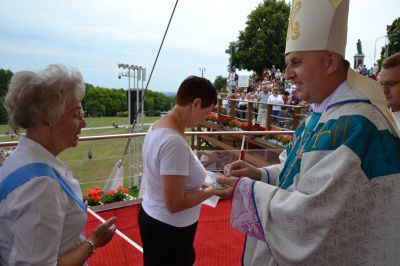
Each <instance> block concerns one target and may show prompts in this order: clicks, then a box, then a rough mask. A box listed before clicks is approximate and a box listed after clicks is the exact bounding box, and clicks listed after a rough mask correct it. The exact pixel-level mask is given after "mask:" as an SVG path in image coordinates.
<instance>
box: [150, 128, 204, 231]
mask: <svg viewBox="0 0 400 266" xmlns="http://www.w3.org/2000/svg"><path fill="white" fill-rule="evenodd" d="M143 172H144V176H145V177H146V191H145V193H144V196H143V202H142V207H143V209H144V210H145V212H146V213H147V214H148V215H150V216H151V217H152V218H154V219H156V220H159V221H161V222H164V223H166V224H169V225H173V226H176V227H186V226H189V225H192V224H193V223H195V222H196V221H197V220H198V219H199V213H200V204H199V205H196V206H194V207H192V208H189V209H186V210H183V211H180V212H177V213H170V212H169V211H168V209H167V208H166V207H165V203H164V198H163V190H162V186H161V175H179V176H185V177H186V183H185V191H195V190H199V189H200V186H201V185H202V184H203V183H204V179H205V177H206V175H207V173H206V170H205V169H204V167H203V165H202V164H201V162H200V161H199V160H198V159H197V157H196V156H195V155H194V153H193V151H192V149H191V148H190V147H189V145H188V143H187V142H186V140H185V139H184V138H183V137H182V136H181V135H180V134H179V133H178V132H176V131H175V130H173V129H170V128H158V129H155V130H153V129H152V128H150V129H149V131H148V132H147V135H146V137H145V139H144V143H143Z"/></svg>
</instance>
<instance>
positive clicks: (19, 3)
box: [0, 0, 400, 92]
mask: <svg viewBox="0 0 400 266" xmlns="http://www.w3.org/2000/svg"><path fill="white" fill-rule="evenodd" d="M175 1H176V0H143V1H138V0H113V1H111V0H102V1H99V0H97V1H94V0H79V1H78V0H69V1H54V0H36V1H28V0H13V1H9V0H7V1H6V0H0V6H1V9H0V68H3V69H10V70H11V71H13V72H16V71H18V70H25V69H29V70H40V69H43V68H44V67H45V66H46V65H48V64H50V63H62V64H65V65H66V66H68V67H76V68H78V69H80V71H81V72H82V74H83V76H84V78H85V81H86V82H88V83H91V84H93V85H96V86H101V87H109V88H124V89H126V88H127V87H128V79H127V78H122V79H118V74H119V72H120V69H118V66H117V65H118V63H127V64H133V65H140V66H143V67H146V68H147V76H148V74H149V73H150V69H151V67H152V65H153V62H154V59H155V57H156V54H157V50H158V47H159V45H160V42H161V39H162V36H163V33H164V31H165V28H166V26H167V23H168V19H169V17H170V15H171V12H172V9H173V6H174V4H175ZM260 2H261V0H181V1H179V3H178V6H177V9H176V12H175V16H174V18H173V21H172V23H171V26H170V30H169V33H168V35H167V38H166V40H165V43H164V47H163V49H162V51H161V55H160V58H159V60H158V64H157V66H156V69H155V71H154V74H153V77H152V80H151V82H150V85H149V88H151V89H153V90H156V91H161V92H167V91H168V92H175V91H176V90H177V87H178V86H179V84H180V82H181V81H182V80H183V79H184V78H185V77H187V76H188V75H201V73H200V70H199V68H205V72H204V76H205V77H206V78H208V79H210V80H211V81H214V79H215V77H216V76H218V75H222V76H227V74H228V73H227V70H226V66H227V64H228V55H227V54H225V49H226V48H227V47H228V44H229V42H230V41H235V40H236V39H237V36H238V32H239V30H243V29H244V27H245V22H246V20H247V15H248V14H249V13H250V12H251V11H252V10H253V9H254V8H255V7H256V6H257V5H258V4H259V3H260ZM399 10H400V1H399V0H380V1H365V0H351V1H350V15H349V31H348V43H347V53H346V58H347V59H348V60H350V62H353V55H354V54H355V53H356V42H357V39H361V41H362V45H363V52H364V54H365V55H366V58H365V63H366V64H367V66H369V67H370V66H372V65H373V61H374V48H375V44H376V47H377V49H376V57H377V58H378V57H379V53H380V47H381V46H383V45H384V44H385V38H380V37H382V36H384V35H386V25H389V24H391V23H392V22H393V20H394V19H395V18H397V17H399V16H400V14H399V12H398V11H399ZM378 48H379V49H378Z"/></svg>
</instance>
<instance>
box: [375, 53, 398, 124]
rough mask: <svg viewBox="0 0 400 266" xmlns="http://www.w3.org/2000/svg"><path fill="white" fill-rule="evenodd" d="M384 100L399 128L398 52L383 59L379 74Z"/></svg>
mask: <svg viewBox="0 0 400 266" xmlns="http://www.w3.org/2000/svg"><path fill="white" fill-rule="evenodd" d="M379 82H380V83H381V84H382V87H383V93H384V94H385V97H386V102H387V104H388V106H389V107H390V109H391V111H392V114H393V116H394V118H395V121H396V124H397V128H399V129H400V53H396V54H394V55H392V56H390V57H388V58H386V59H385V61H383V63H382V70H381V73H380V74H379Z"/></svg>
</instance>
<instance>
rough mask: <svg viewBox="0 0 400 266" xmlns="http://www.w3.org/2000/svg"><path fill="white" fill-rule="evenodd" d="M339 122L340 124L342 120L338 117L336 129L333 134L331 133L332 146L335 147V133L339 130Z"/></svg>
mask: <svg viewBox="0 0 400 266" xmlns="http://www.w3.org/2000/svg"><path fill="white" fill-rule="evenodd" d="M341 122H342V118H341V117H340V118H339V120H338V123H337V125H336V127H335V131H334V133H333V138H332V146H335V144H336V137H337V132H338V130H339V126H340V123H341Z"/></svg>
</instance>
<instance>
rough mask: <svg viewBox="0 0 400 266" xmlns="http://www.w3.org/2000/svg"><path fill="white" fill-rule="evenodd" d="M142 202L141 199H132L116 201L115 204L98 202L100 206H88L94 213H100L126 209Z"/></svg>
mask: <svg viewBox="0 0 400 266" xmlns="http://www.w3.org/2000/svg"><path fill="white" fill-rule="evenodd" d="M142 200H143V199H142V198H138V199H132V200H123V201H117V202H113V203H107V204H104V203H102V202H100V205H96V206H89V208H90V209H91V210H92V211H94V212H101V211H107V210H112V209H117V208H122V207H126V206H131V205H134V204H139V203H141V202H142Z"/></svg>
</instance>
